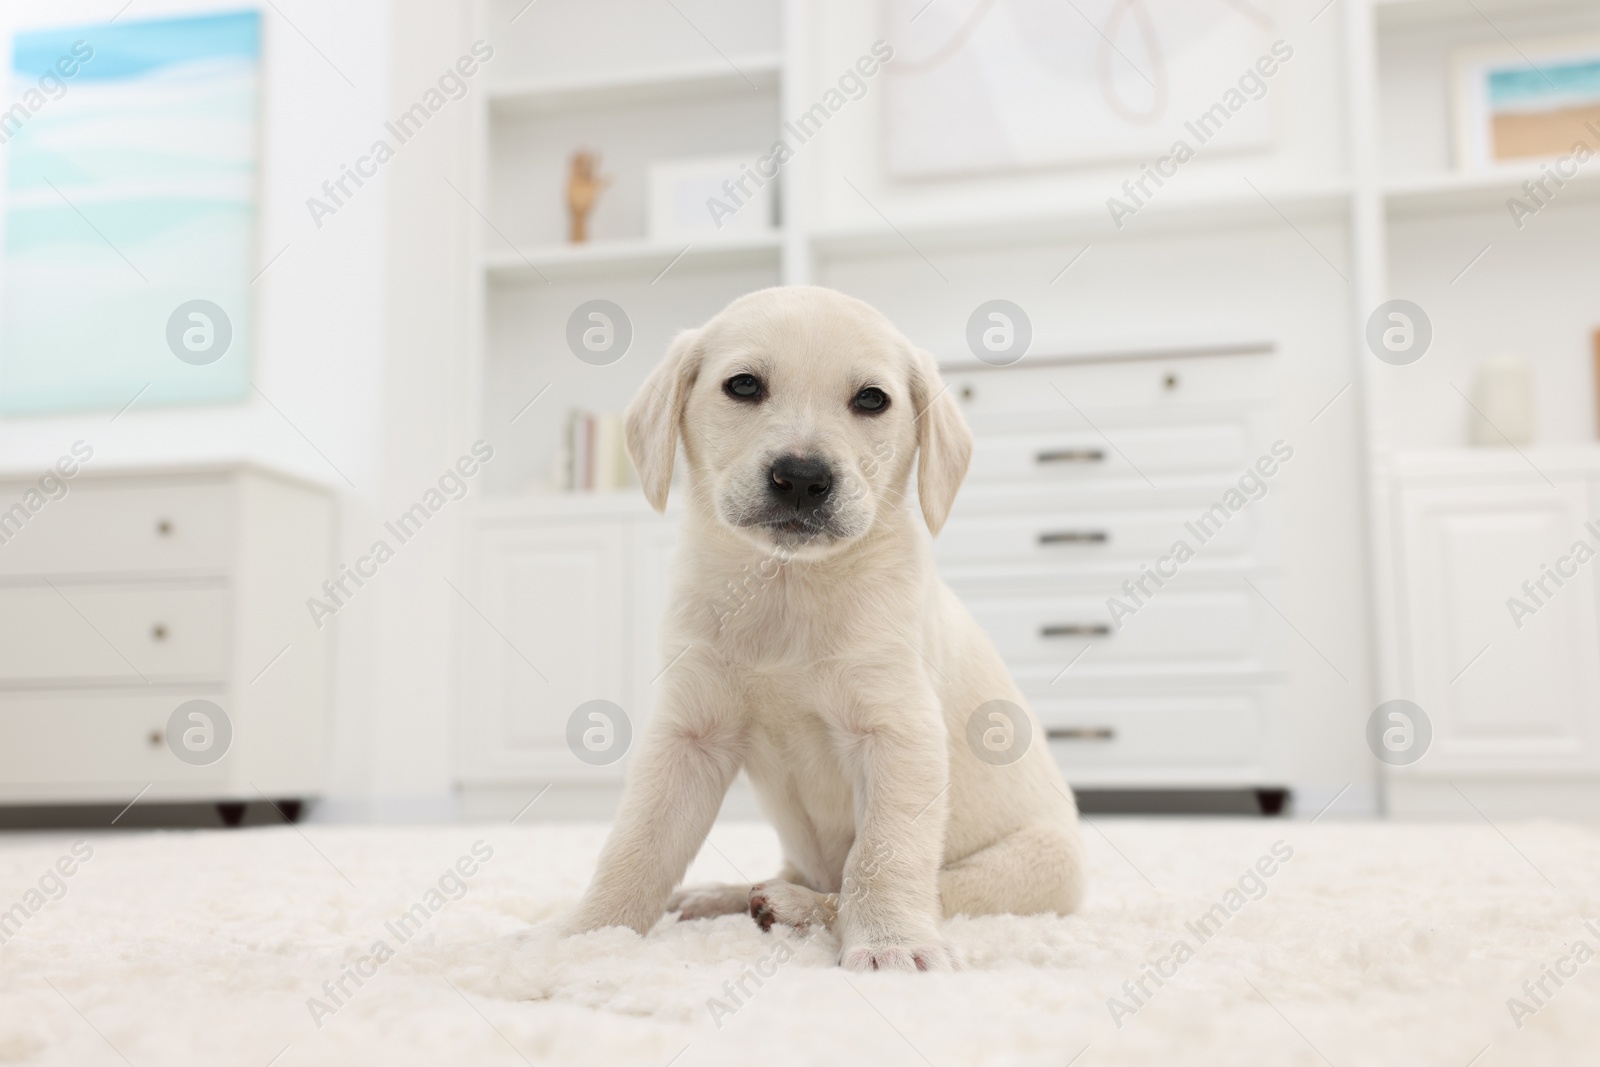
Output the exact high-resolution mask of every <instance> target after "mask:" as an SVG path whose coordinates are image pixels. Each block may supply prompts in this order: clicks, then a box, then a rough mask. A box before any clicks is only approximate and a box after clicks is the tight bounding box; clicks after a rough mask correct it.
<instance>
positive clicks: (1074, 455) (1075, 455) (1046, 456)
mask: <svg viewBox="0 0 1600 1067" xmlns="http://www.w3.org/2000/svg"><path fill="white" fill-rule="evenodd" d="M1105 458H1106V453H1105V450H1104V449H1101V448H1057V449H1052V450H1051V451H1048V452H1040V453H1039V455H1038V460H1039V462H1040V463H1104V462H1105Z"/></svg>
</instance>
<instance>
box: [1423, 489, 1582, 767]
mask: <svg viewBox="0 0 1600 1067" xmlns="http://www.w3.org/2000/svg"><path fill="white" fill-rule="evenodd" d="M1401 521H1402V527H1401V533H1400V538H1401V544H1400V545H1399V552H1400V557H1401V565H1400V577H1401V597H1402V605H1401V607H1402V618H1401V620H1400V621H1401V627H1400V628H1401V633H1402V634H1403V635H1404V637H1403V638H1402V646H1403V647H1402V648H1401V650H1400V651H1401V657H1400V662H1401V677H1402V678H1404V679H1406V680H1407V681H1408V682H1409V692H1405V693H1401V694H1396V695H1399V696H1404V697H1408V698H1410V699H1412V700H1415V701H1416V702H1417V703H1418V704H1419V705H1420V706H1421V707H1422V709H1423V711H1424V712H1426V713H1427V715H1428V716H1429V718H1430V720H1431V722H1432V725H1433V732H1434V734H1433V742H1432V747H1431V750H1430V751H1429V753H1428V754H1427V756H1426V757H1424V758H1423V759H1422V760H1421V761H1420V762H1419V763H1417V764H1416V765H1415V766H1414V771H1415V773H1418V774H1431V773H1437V774H1449V773H1454V772H1458V771H1469V772H1540V771H1557V772H1559V771H1582V770H1593V769H1595V768H1596V767H1597V766H1600V743H1597V742H1600V737H1597V734H1600V728H1597V725H1600V627H1597V625H1596V608H1597V600H1596V590H1597V584H1596V578H1595V576H1596V574H1597V572H1600V560H1596V559H1593V558H1589V559H1588V561H1587V562H1584V563H1579V562H1577V559H1576V558H1575V557H1574V549H1575V546H1576V545H1577V544H1578V543H1580V542H1581V543H1583V544H1584V545H1586V546H1587V551H1586V552H1580V553H1577V555H1582V556H1590V555H1591V554H1592V553H1593V552H1595V551H1596V550H1600V544H1597V538H1596V536H1595V535H1594V534H1593V533H1592V532H1590V530H1588V529H1586V528H1585V523H1586V522H1588V521H1589V486H1588V483H1587V481H1585V480H1584V479H1582V478H1578V477H1571V476H1568V477H1564V478H1563V477H1560V476H1558V477H1557V479H1556V480H1555V482H1554V484H1553V485H1552V484H1550V483H1547V482H1545V481H1544V480H1543V479H1540V478H1535V477H1530V478H1529V479H1528V480H1526V481H1522V480H1519V481H1517V482H1510V481H1497V482H1489V483H1485V484H1479V485H1463V484H1453V485H1421V486H1415V485H1414V486H1410V487H1407V488H1405V489H1403V490H1402V499H1401ZM1546 568H1550V570H1547V569H1546ZM1557 568H1559V569H1560V570H1563V571H1566V572H1568V573H1567V574H1565V575H1558V576H1557V577H1555V578H1553V577H1550V576H1549V575H1550V574H1551V573H1553V571H1554V570H1555V569H1557ZM1558 579H1559V583H1560V584H1558ZM1525 583H1526V585H1525ZM1519 605H1520V606H1519Z"/></svg>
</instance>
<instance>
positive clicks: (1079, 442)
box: [934, 349, 1292, 787]
mask: <svg viewBox="0 0 1600 1067" xmlns="http://www.w3.org/2000/svg"><path fill="white" fill-rule="evenodd" d="M1274 359H1275V357H1274V356H1273V355H1272V353H1271V352H1270V351H1265V350H1260V349H1256V350H1246V351H1239V352H1237V353H1232V352H1225V351H1224V352H1209V353H1206V354H1183V353H1175V354H1172V355H1170V356H1161V357H1155V358H1150V357H1141V358H1131V359H1125V360H1121V359H1106V360H1096V361H1069V360H1060V361H1051V360H1048V359H1039V360H1035V359H1033V358H1031V357H1030V359H1029V360H1028V361H1026V362H1024V363H1022V364H1018V365H1016V366H1013V367H1006V368H993V367H982V366H977V365H973V364H962V365H947V366H946V367H945V368H944V377H945V380H946V382H947V383H948V384H949V386H950V389H951V391H952V393H953V394H954V395H955V396H956V398H957V401H958V403H959V404H960V406H961V407H962V410H963V413H964V414H965V415H966V418H967V421H968V423H969V424H970V425H971V426H972V429H973V434H974V438H975V444H974V449H973V461H972V466H971V469H970V471H969V473H968V477H967V481H966V484H965V485H964V486H963V488H962V491H961V494H960V495H959V496H958V497H957V500H956V506H955V510H954V511H953V512H952V514H951V517H950V520H949V522H948V524H947V525H946V526H945V528H944V530H943V531H942V532H941V534H940V535H939V537H938V539H937V540H936V541H935V542H934V552H935V556H936V558H937V559H938V562H939V569H940V573H941V574H942V575H943V576H944V578H945V580H946V581H947V582H948V583H949V584H950V585H951V587H952V588H953V589H954V590H955V591H956V593H957V594H958V595H959V596H960V597H961V598H962V600H963V601H964V602H965V603H966V605H967V607H968V609H969V610H970V611H971V612H972V613H973V615H974V617H976V618H977V619H978V621H979V622H980V623H981V624H982V625H983V626H984V628H985V629H986V630H987V631H988V633H989V635H990V637H991V638H992V639H993V640H994V642H995V644H996V646H997V648H998V649H999V651H1000V653H1001V655H1002V656H1003V657H1004V658H1005V660H1006V663H1007V665H1008V666H1009V667H1010V668H1011V672H1012V674H1013V676H1014V677H1015V678H1016V679H1017V681H1018V683H1019V685H1020V686H1021V687H1022V689H1023V691H1024V693H1026V694H1027V695H1028V697H1029V700H1030V701H1031V702H1032V704H1033V706H1034V710H1035V711H1036V712H1037V714H1038V715H1039V717H1040V720H1041V724H1042V725H1043V727H1044V729H1045V731H1046V734H1047V736H1048V738H1049V743H1050V745H1051V749H1052V752H1053V754H1054V755H1055V756H1056V757H1057V759H1058V760H1059V761H1060V762H1061V764H1062V765H1063V767H1064V769H1065V770H1066V772H1067V774H1068V776H1069V779H1070V780H1071V781H1073V782H1074V784H1078V785H1089V786H1108V787H1112V786H1126V787H1138V786H1156V785H1159V786H1164V787H1182V786H1195V787H1205V786H1212V787H1216V786H1243V787H1260V786H1263V785H1268V784H1272V783H1274V782H1275V781H1276V780H1277V779H1278V778H1280V777H1284V776H1283V775H1282V774H1281V773H1280V770H1279V769H1278V768H1275V767H1274V766H1272V760H1273V757H1272V753H1273V751H1274V745H1273V744H1272V739H1273V732H1274V731H1275V730H1276V729H1278V728H1279V724H1278V723H1277V722H1276V720H1275V717H1274V714H1273V709H1274V705H1275V703H1276V702H1277V701H1278V700H1279V699H1281V691H1282V688H1283V683H1284V681H1285V667H1284V649H1283V647H1282V643H1283V640H1282V626H1281V624H1280V623H1279V621H1278V620H1277V619H1276V618H1275V616H1274V614H1273V609H1272V607H1271V604H1270V599H1271V598H1272V597H1273V595H1274V593H1275V591H1276V587H1277V586H1278V585H1279V583H1280V566H1281V554H1280V549H1279V544H1280V531H1279V518H1278V512H1279V500H1278V499H1277V495H1278V494H1279V493H1280V492H1281V487H1282V484H1283V478H1282V466H1283V464H1284V463H1286V462H1292V458H1291V459H1288V460H1284V459H1282V458H1281V453H1282V451H1283V449H1282V448H1281V447H1280V452H1279V455H1277V456H1275V455H1274V452H1273V446H1274V443H1275V442H1276V440H1277V438H1276V433H1275V431H1276V425H1275V422H1276V420H1275V411H1274V397H1275V395H1276V385H1275V382H1274V380H1273V377H1274V373H1275V362H1274ZM1289 451H1290V452H1291V453H1292V447H1291V448H1290V449H1289ZM1263 457H1267V461H1266V462H1265V463H1263V464H1262V465H1261V466H1260V467H1258V466H1257V464H1258V462H1259V461H1261V460H1262V458H1263ZM1263 469H1271V470H1272V471H1273V474H1272V475H1264V474H1262V473H1261V471H1262V470H1263ZM1252 471H1254V472H1256V473H1255V476H1254V477H1249V476H1248V472H1252ZM1242 477H1244V478H1246V483H1245V484H1246V487H1247V488H1245V489H1241V485H1240V479H1241V478H1242ZM1230 494H1231V495H1230ZM1233 504H1238V505H1239V506H1238V507H1233V506H1230V505H1233ZM1180 543H1182V544H1184V545H1186V546H1187V554H1185V553H1183V552H1178V551H1175V550H1176V549H1177V546H1178V545H1179V544H1180ZM1180 556H1181V557H1182V558H1179V557H1180ZM1163 574H1164V575H1165V577H1163V576H1162V575H1163Z"/></svg>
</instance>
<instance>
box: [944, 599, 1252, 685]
mask: <svg viewBox="0 0 1600 1067" xmlns="http://www.w3.org/2000/svg"><path fill="white" fill-rule="evenodd" d="M1192 579H1193V576H1189V582H1190V583H1191V588H1187V589H1184V588H1173V587H1171V586H1170V585H1169V587H1168V588H1166V589H1161V590H1156V593H1155V596H1154V597H1151V598H1148V599H1147V600H1146V601H1145V605H1144V607H1142V608H1140V609H1139V610H1138V612H1137V613H1136V614H1134V615H1132V616H1128V615H1123V616H1122V617H1121V618H1120V620H1119V621H1120V626H1119V625H1118V624H1117V623H1113V622H1112V619H1111V612H1110V609H1109V608H1108V607H1107V605H1106V600H1107V598H1108V597H1110V596H1112V595H1117V596H1119V597H1121V596H1123V594H1122V593H1121V591H1120V590H1116V589H1113V588H1106V589H1104V590H1101V591H1097V592H1093V593H1081V594H1036V595H1027V596H984V595H969V596H966V597H963V601H964V602H965V604H966V606H967V609H968V610H969V611H971V612H972V615H973V617H974V618H976V619H977V620H978V623H979V625H981V626H982V627H983V628H984V630H986V631H987V632H988V634H989V637H990V639H991V640H993V641H994V644H995V647H996V648H997V649H998V650H999V652H1000V655H1001V657H1002V658H1004V659H1005V661H1006V663H1007V664H1008V665H1010V666H1011V667H1012V668H1013V670H1014V671H1015V672H1016V673H1017V675H1018V680H1019V681H1021V682H1024V684H1026V681H1029V680H1031V679H1028V678H1027V676H1028V675H1029V674H1030V673H1037V672H1029V671H1027V668H1028V667H1030V666H1031V667H1039V668H1043V669H1044V670H1045V671H1046V672H1050V673H1053V672H1054V671H1059V670H1060V669H1061V668H1063V667H1065V666H1066V665H1067V664H1068V663H1071V662H1073V660H1074V658H1075V657H1077V656H1078V655H1079V654H1080V653H1082V658H1081V659H1080V660H1078V662H1077V663H1076V665H1075V666H1074V667H1073V668H1072V670H1073V673H1074V674H1076V675H1078V676H1080V677H1087V676H1093V675H1097V674H1099V675H1103V674H1106V673H1113V674H1128V673H1130V672H1139V673H1143V672H1148V671H1153V670H1158V671H1166V672H1173V673H1181V672H1183V671H1195V670H1207V671H1217V670H1227V671H1258V670H1262V669H1264V668H1265V660H1266V647H1265V642H1266V633H1267V629H1266V627H1267V625H1268V620H1267V619H1266V618H1265V617H1264V615H1263V611H1264V610H1265V609H1264V608H1263V605H1262V603H1261V600H1260V598H1259V597H1257V596H1256V595H1255V594H1254V593H1253V592H1252V591H1251V590H1250V589H1249V588H1248V587H1246V586H1243V585H1242V584H1241V585H1239V586H1237V587H1235V586H1231V585H1230V586H1223V587H1217V588H1209V589H1204V588H1202V589H1195V588H1193V587H1192ZM1178 581H1180V582H1183V581H1185V578H1184V576H1182V575H1180V577H1179V579H1178ZM1123 599H1124V602H1127V603H1130V604H1131V601H1128V600H1127V598H1126V597H1123ZM1086 646H1089V647H1088V650H1087V651H1085V647H1086Z"/></svg>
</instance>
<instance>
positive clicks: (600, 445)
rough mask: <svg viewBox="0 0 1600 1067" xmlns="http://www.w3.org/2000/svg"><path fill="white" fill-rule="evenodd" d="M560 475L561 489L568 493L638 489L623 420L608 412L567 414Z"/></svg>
mask: <svg viewBox="0 0 1600 1067" xmlns="http://www.w3.org/2000/svg"><path fill="white" fill-rule="evenodd" d="M557 474H558V477H559V480H560V484H561V488H562V489H563V490H565V491H566V492H569V493H586V492H593V491H596V490H602V491H603V490H607V489H628V488H631V487H633V486H636V485H638V481H637V479H635V478H634V475H633V463H632V461H631V460H629V459H628V450H627V447H626V446H625V445H624V444H623V439H622V416H621V415H618V414H616V413H615V412H609V411H579V410H577V409H574V410H572V411H570V412H568V413H567V425H566V430H565V433H564V434H563V435H562V451H561V455H560V456H559V457H558V459H557Z"/></svg>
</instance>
